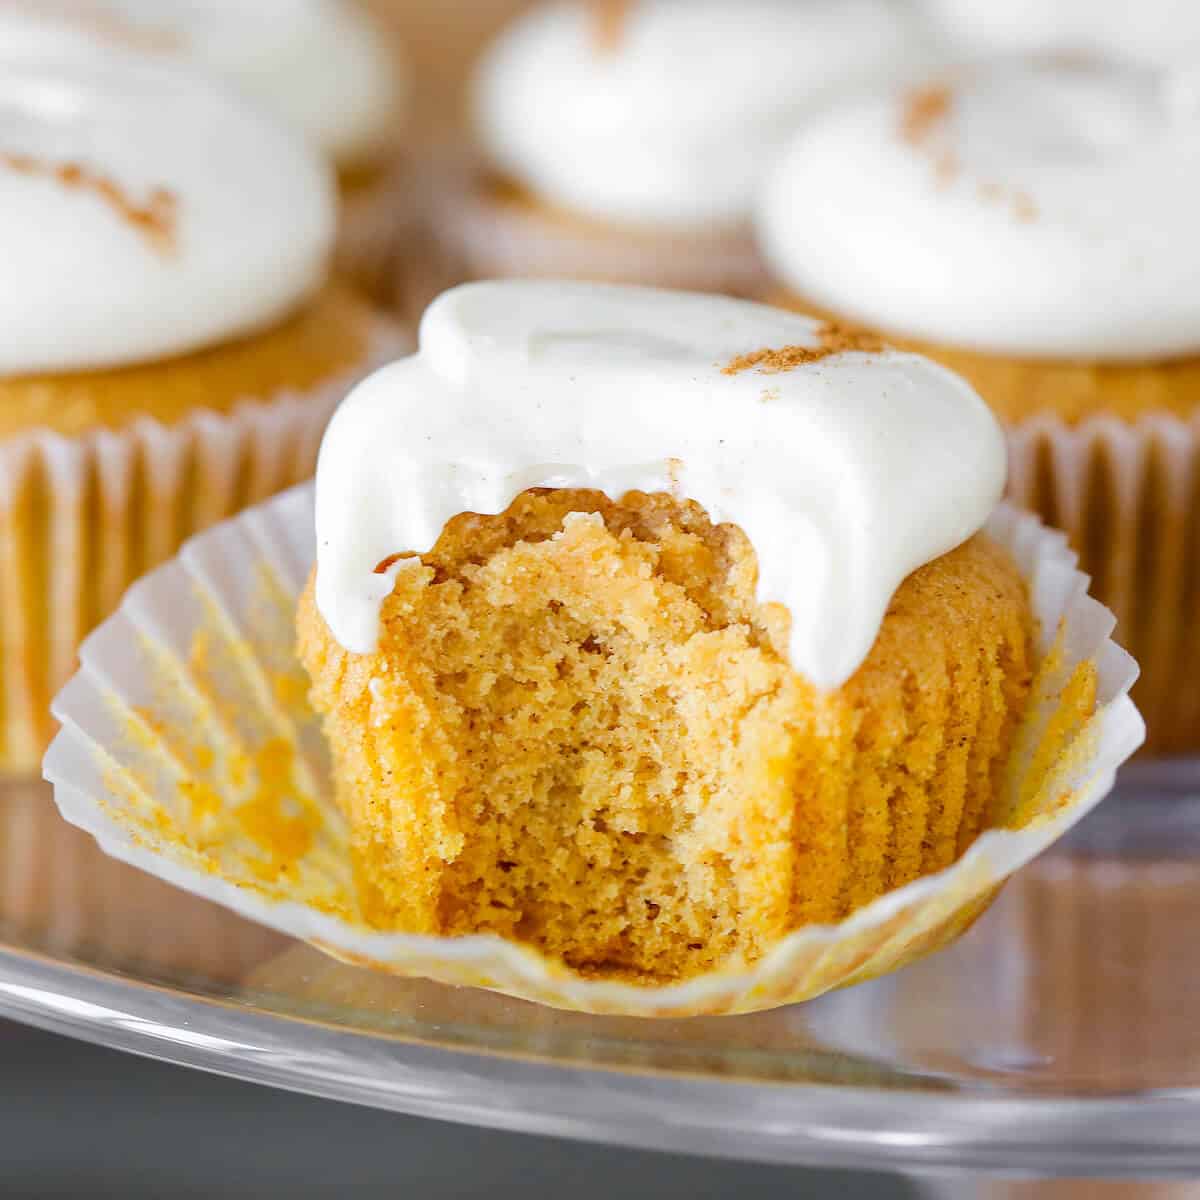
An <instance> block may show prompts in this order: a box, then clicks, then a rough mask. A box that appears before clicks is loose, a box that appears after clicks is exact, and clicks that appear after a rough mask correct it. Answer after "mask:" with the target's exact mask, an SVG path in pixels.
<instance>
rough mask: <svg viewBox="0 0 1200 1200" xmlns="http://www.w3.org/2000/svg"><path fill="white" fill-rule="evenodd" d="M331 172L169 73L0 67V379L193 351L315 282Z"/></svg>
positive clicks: (268, 314) (74, 59) (296, 141)
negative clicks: (0, 281)
mask: <svg viewBox="0 0 1200 1200" xmlns="http://www.w3.org/2000/svg"><path fill="white" fill-rule="evenodd" d="M334 230H335V197H334V190H333V184H332V179H331V176H330V172H329V169H328V167H327V166H326V165H325V164H324V163H323V162H322V160H321V159H320V158H319V156H317V155H316V153H315V152H314V151H313V150H311V149H310V148H309V147H308V146H306V145H305V144H304V142H303V141H302V140H301V139H300V138H298V137H297V136H296V135H294V134H292V133H290V132H289V131H287V130H285V129H283V128H282V127H280V126H277V125H276V123H275V121H274V120H273V119H271V118H269V117H267V116H264V115H262V114H260V112H259V110H258V108H257V106H255V105H253V104H251V103H250V102H248V101H245V100H243V99H242V98H241V97H240V96H238V95H237V94H235V93H232V92H231V91H230V90H229V89H227V88H226V87H224V86H222V85H219V84H217V83H215V82H212V81H210V80H209V79H207V78H206V77H203V76H201V75H199V74H197V73H195V72H193V71H191V70H188V69H187V68H186V67H184V66H182V65H179V64H174V63H172V64H160V63H158V62H156V61H151V60H147V59H144V58H142V57H140V56H133V55H127V54H124V53H118V52H107V53H100V52H92V53H89V54H86V55H71V56H69V57H65V58H63V59H61V60H51V59H41V58H35V57H33V56H26V57H20V56H19V57H16V58H12V59H9V58H6V57H5V56H3V55H0V264H2V266H0V273H2V275H3V286H0V374H3V375H22V374H34V373H39V372H53V371H71V370H87V369H95V368H102V367H110V366H118V365H123V364H128V363H135V362H145V361H149V360H153V359H158V358H164V357H168V356H173V355H177V354H180V353H185V352H187V351H190V350H195V349H199V348H201V347H203V346H207V345H210V344H212V343H215V342H219V341H224V340H227V339H229V338H233V337H237V336H240V335H242V334H245V333H249V332H252V331H254V330H257V329H259V328H261V327H263V326H267V325H269V324H271V323H273V322H275V321H278V320H280V319H282V318H283V317H285V316H286V315H287V314H288V313H289V312H290V311H291V310H292V309H293V308H295V307H296V306H297V305H298V304H299V303H300V302H302V301H303V300H304V299H305V298H306V297H307V296H308V295H309V294H310V293H311V292H312V291H313V290H314V289H315V288H317V287H318V286H319V285H320V284H321V283H322V282H323V280H324V276H325V271H326V264H327V260H328V256H329V253H330V249H331V246H332V242H333V237H334Z"/></svg>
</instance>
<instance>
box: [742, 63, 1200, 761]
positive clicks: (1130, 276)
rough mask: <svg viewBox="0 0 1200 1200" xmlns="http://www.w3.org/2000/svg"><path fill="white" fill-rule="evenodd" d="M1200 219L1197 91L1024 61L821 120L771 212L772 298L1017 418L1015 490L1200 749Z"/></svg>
mask: <svg viewBox="0 0 1200 1200" xmlns="http://www.w3.org/2000/svg"><path fill="white" fill-rule="evenodd" d="M1197 212H1200V111H1198V110H1197V107H1196V104H1195V97H1194V96H1192V95H1190V94H1189V93H1188V91H1187V89H1184V88H1181V87H1179V86H1178V85H1177V84H1175V83H1173V82H1172V81H1171V80H1170V79H1169V78H1167V77H1166V76H1163V75H1161V74H1159V73H1156V72H1153V71H1150V70H1148V69H1145V68H1139V67H1134V66H1117V65H1109V66H1102V65H1097V64H1090V65H1087V64H1080V63H1072V62H1063V61H1056V62H1053V63H1051V62H1042V63H1030V62H1011V61H1010V62H1007V63H1002V64H997V65H993V66H988V67H980V68H978V69H973V70H968V71H966V72H962V73H960V74H959V76H958V78H957V79H956V80H955V81H952V82H950V83H947V84H944V85H942V84H938V85H931V86H928V87H923V88H918V89H910V90H907V91H903V90H898V91H894V92H892V93H891V94H889V95H879V96H867V97H863V98H859V99H856V100H853V101H850V102H847V103H845V104H843V105H841V106H840V107H838V108H837V109H836V110H835V111H829V112H827V113H825V114H823V115H821V116H818V117H817V118H815V119H814V120H813V121H811V122H810V123H809V124H807V125H806V127H805V128H804V130H803V131H802V132H801V133H800V134H799V135H798V136H797V137H796V139H795V140H794V142H793V143H792V145H791V146H790V148H789V150H788V151H787V153H786V155H785V156H784V158H783V160H782V162H781V163H780V165H779V167H778V169H777V170H776V171H775V173H774V176H773V179H772V182H771V183H770V185H769V186H768V188H767V190H766V194H765V197H764V202H763V204H762V206H761V211H760V221H759V229H760V233H761V237H762V244H763V248H764V252H765V255H766V258H767V260H768V262H769V264H770V267H771V269H772V270H773V272H774V275H775V278H776V280H777V281H778V290H777V291H776V293H775V294H776V298H777V299H780V300H781V301H782V302H784V303H787V304H789V305H791V306H794V307H799V308H802V309H808V310H813V311H817V312H821V313H824V314H827V315H828V314H832V315H833V316H835V317H837V318H840V319H843V320H845V321H849V322H852V323H855V324H856V325H858V326H860V327H865V328H867V329H869V330H872V331H880V332H882V333H884V334H885V335H886V336H887V337H888V338H889V339H890V340H892V341H893V342H895V343H897V344H899V345H904V346H909V347H912V348H916V349H918V350H920V351H921V352H923V353H925V354H928V355H929V356H930V357H933V358H935V359H937V360H939V361H940V362H942V363H944V364H946V365H948V366H950V367H952V368H954V369H955V370H956V371H958V372H959V373H961V374H962V375H964V376H965V377H966V378H967V379H969V380H970V381H971V382H972V383H973V384H974V385H975V387H976V388H977V390H978V391H979V392H980V394H981V395H982V396H983V397H984V399H985V400H987V401H988V402H989V403H990V404H991V405H992V407H993V408H994V409H995V411H996V412H997V414H998V415H999V416H1000V417H1001V418H1002V420H1003V421H1004V422H1005V424H1006V425H1007V427H1008V429H1009V433H1010V471H1011V484H1010V486H1011V492H1012V494H1013V495H1014V497H1015V498H1016V499H1017V500H1018V502H1020V503H1021V504H1023V505H1025V506H1028V507H1031V508H1033V509H1035V510H1037V511H1038V512H1039V513H1040V514H1041V515H1042V516H1043V517H1044V519H1045V520H1046V521H1047V522H1048V523H1049V524H1053V525H1055V526H1058V527H1059V528H1062V529H1064V530H1065V531H1066V532H1067V533H1068V534H1069V536H1070V538H1071V541H1072V543H1073V545H1074V547H1075V548H1076V549H1077V550H1078V551H1079V552H1080V554H1081V556H1082V564H1081V565H1082V567H1083V569H1084V570H1086V571H1088V572H1089V573H1090V574H1091V575H1092V576H1093V580H1094V587H1095V589H1096V594H1097V595H1098V597H1099V598H1100V599H1101V600H1102V601H1103V602H1104V603H1105V604H1106V605H1108V606H1109V607H1110V608H1111V609H1112V610H1113V611H1114V612H1115V613H1116V614H1117V616H1118V620H1119V627H1118V636H1120V638H1121V640H1122V642H1123V643H1124V644H1125V645H1126V646H1128V647H1129V648H1130V650H1131V651H1132V652H1133V653H1134V654H1135V655H1136V657H1137V658H1138V660H1139V661H1140V663H1141V665H1142V677H1141V682H1140V683H1139V685H1138V690H1137V692H1136V693H1135V695H1136V698H1137V700H1138V703H1139V705H1140V707H1141V708H1142V711H1143V712H1144V713H1145V715H1146V719H1147V723H1148V725H1149V730H1150V744H1151V745H1152V746H1153V747H1155V748H1157V749H1158V750H1161V751H1175V750H1184V749H1190V748H1193V747H1195V746H1197V745H1200V688H1197V687H1196V686H1195V678H1196V675H1197V672H1198V671H1200V637H1197V635H1196V632H1195V595H1196V588H1197V584H1198V582H1200V524H1198V520H1200V515H1198V514H1197V512H1196V505H1195V503H1194V501H1195V496H1196V490H1197V487H1200V470H1198V463H1200V436H1198V432H1197V414H1198V412H1200V291H1198V290H1197V287H1196V280H1197V279H1200V243H1198V242H1197V240H1196V238H1195V234H1194V226H1195V214H1196V213H1197Z"/></svg>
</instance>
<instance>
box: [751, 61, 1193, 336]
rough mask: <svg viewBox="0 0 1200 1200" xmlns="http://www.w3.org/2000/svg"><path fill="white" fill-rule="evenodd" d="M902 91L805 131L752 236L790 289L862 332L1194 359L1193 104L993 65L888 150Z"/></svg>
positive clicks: (1062, 68)
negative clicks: (864, 327)
mask: <svg viewBox="0 0 1200 1200" xmlns="http://www.w3.org/2000/svg"><path fill="white" fill-rule="evenodd" d="M910 101H911V94H910V96H907V97H906V96H904V95H899V94H897V95H892V96H889V97H866V98H862V99H859V100H857V101H856V102H853V103H850V104H847V105H843V106H842V107H840V108H839V109H838V110H837V111H836V112H830V113H827V114H824V115H822V116H821V117H819V118H817V119H816V120H814V121H813V122H812V123H811V124H809V125H808V126H806V128H805V129H804V130H803V132H801V133H800V134H799V135H798V136H797V137H796V139H795V140H794V141H793V143H792V144H791V146H790V147H789V149H788V151H787V153H786V154H785V155H784V157H783V159H782V161H781V162H780V164H779V166H778V168H777V170H776V172H775V175H774V177H773V180H772V182H771V183H770V185H769V186H768V187H767V189H766V192H765V196H764V200H763V204H762V209H761V213H760V234H761V238H762V242H763V245H764V249H765V252H766V255H767V259H768V262H769V264H770V265H771V266H772V268H773V269H774V270H775V271H776V273H777V274H778V275H779V276H780V277H781V279H782V280H783V281H784V282H785V283H787V284H788V286H789V287H791V288H792V289H793V290H795V291H796V292H798V293H799V294H801V295H803V296H805V297H807V298H808V299H810V300H812V301H815V302H816V303H818V304H820V305H822V306H824V307H825V308H828V309H831V310H832V311H835V312H841V313H843V314H847V315H850V316H853V317H857V318H859V319H861V320H863V321H866V322H868V323H870V324H872V325H875V326H876V327H880V328H883V329H889V330H893V331H897V332H900V333H904V334H908V335H911V336H916V337H920V338H924V339H927V340H929V341H931V342H936V343H942V344H956V345H961V346H966V347H972V348H976V349H980V350H983V351H988V352H996V353H1002V354H1013V355H1018V356H1046V357H1054V358H1075V357H1078V358H1084V359H1088V360H1122V359H1124V360H1138V359H1147V358H1149V359H1156V358H1162V357H1170V356H1174V355H1185V354H1192V353H1195V352H1197V351H1198V350H1200V287H1198V286H1197V280H1200V238H1197V237H1196V220H1197V214H1198V213H1200V95H1197V94H1196V93H1193V92H1191V91H1190V90H1189V89H1187V88H1179V87H1176V86H1174V85H1173V84H1172V82H1171V81H1170V80H1168V79H1166V78H1164V77H1162V76H1159V75H1157V74H1155V73H1153V72H1151V71H1148V70H1145V69H1142V68H1134V67H1099V66H1080V65H1075V66H1072V65H1065V64H1062V63H1059V64H1056V65H1052V64H1046V63H1043V64H1040V65H1039V64H1031V63H1014V62H1008V63H1001V64H996V65H993V66H990V67H986V68H979V69H977V70H973V71H971V72H968V73H966V74H964V75H963V77H962V78H961V79H960V80H959V81H957V82H956V83H954V84H953V85H952V86H951V87H950V89H949V106H948V109H947V111H946V113H945V115H944V117H942V118H941V119H937V118H934V119H930V120H928V122H927V123H926V127H925V128H923V129H922V130H920V132H919V133H918V135H917V136H915V137H913V136H909V137H905V136H902V133H901V128H902V125H903V122H904V117H905V111H906V107H907V106H908V104H909V103H910Z"/></svg>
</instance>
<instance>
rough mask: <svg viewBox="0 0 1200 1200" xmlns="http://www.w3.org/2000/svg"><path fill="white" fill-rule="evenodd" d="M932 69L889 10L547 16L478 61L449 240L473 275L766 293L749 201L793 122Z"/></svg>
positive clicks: (446, 202)
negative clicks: (832, 101) (470, 158)
mask: <svg viewBox="0 0 1200 1200" xmlns="http://www.w3.org/2000/svg"><path fill="white" fill-rule="evenodd" d="M921 56H922V50H921V47H920V46H919V44H918V38H917V35H916V31H915V26H914V25H913V24H912V23H911V21H910V20H909V18H908V16H907V14H906V12H905V10H903V9H901V8H897V7H894V6H893V5H891V4H890V3H888V0H848V2H844V0H837V2H836V3H835V2H832V0H812V2H810V3H804V4H793V3H790V0H743V2H741V3H731V2H729V0H686V2H680V0H643V2H641V3H615V2H610V3H603V2H595V3H585V2H583V0H568V2H566V3H555V4H544V5H540V6H538V7H537V8H535V9H533V10H531V11H530V12H529V13H527V14H526V15H524V16H523V17H521V18H519V19H518V20H517V21H516V22H514V23H513V24H512V25H511V26H510V27H509V28H508V29H507V30H506V31H505V32H504V33H503V34H502V35H501V36H500V37H499V38H498V39H497V40H496V41H495V42H494V43H493V45H492V46H491V47H490V48H489V49H488V51H487V52H486V53H485V55H484V57H483V59H482V61H481V64H480V66H479V69H478V71H477V74H476V78H475V81H474V87H473V98H472V112H473V117H474V125H475V132H476V134H477V137H478V141H479V143H480V147H481V150H482V164H472V165H469V166H466V167H464V168H463V169H462V170H461V171H460V172H459V173H458V174H457V175H456V176H455V177H454V178H453V179H452V180H451V181H450V183H449V185H448V188H447V194H446V195H445V196H443V197H442V198H441V202H440V203H439V205H438V211H437V213H436V224H437V228H438V231H439V235H440V240H441V241H442V243H443V245H444V247H445V249H446V251H447V253H448V254H449V256H450V260H451V264H452V265H453V266H456V267H457V268H458V271H459V273H460V274H465V275H467V276H472V277H483V276H511V275H523V276H530V275H535V276H571V277H582V278H593V279H604V280H628V281H632V282H642V283H652V284H659V285H663V286H675V287H688V288H697V289H702V290H714V291H720V290H726V291H732V292H749V291H754V290H756V288H757V287H758V286H759V284H760V282H761V268H760V264H759V260H758V257H757V255H756V253H755V251H754V248H753V241H752V238H751V236H750V229H749V215H750V211H751V206H752V200H753V197H754V194H755V191H756V188H757V186H758V184H759V182H760V180H761V178H762V175H763V172H764V170H765V168H766V166H767V164H768V163H769V162H770V160H771V158H772V157H773V155H774V154H775V153H776V151H777V150H778V148H779V146H780V145H781V144H782V142H783V140H784V139H785V138H786V136H787V134H788V132H789V131H790V129H791V128H792V127H793V126H794V124H795V122H796V120H797V119H798V118H799V117H800V116H801V114H803V113H804V112H806V111H807V110H809V109H810V108H811V107H812V106H813V105H814V104H815V103H817V102H819V101H820V100H822V99H824V98H825V97H826V96H827V95H828V93H829V92H831V91H833V90H836V89H837V88H839V87H842V86H845V85H846V84H848V83H852V82H858V81H862V80H866V79H871V78H875V77H878V76H880V75H885V76H886V75H892V76H893V77H894V73H895V72H896V71H903V70H906V69H911V68H912V65H913V63H914V61H916V60H919V59H920V58H921Z"/></svg>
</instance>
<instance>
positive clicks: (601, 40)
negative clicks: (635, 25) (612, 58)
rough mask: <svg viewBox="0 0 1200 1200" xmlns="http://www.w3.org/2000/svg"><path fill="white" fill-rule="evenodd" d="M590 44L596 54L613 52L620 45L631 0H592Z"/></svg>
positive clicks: (631, 4) (631, 5)
mask: <svg viewBox="0 0 1200 1200" xmlns="http://www.w3.org/2000/svg"><path fill="white" fill-rule="evenodd" d="M589 7H590V10H591V18H592V44H593V45H594V46H595V48H596V52H597V53H598V54H613V53H615V52H616V51H617V50H618V49H620V46H621V40H622V38H623V37H624V36H625V25H626V22H627V21H628V20H629V10H630V9H631V8H632V7H633V3H632V0H592V2H591V4H590V6H589Z"/></svg>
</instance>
